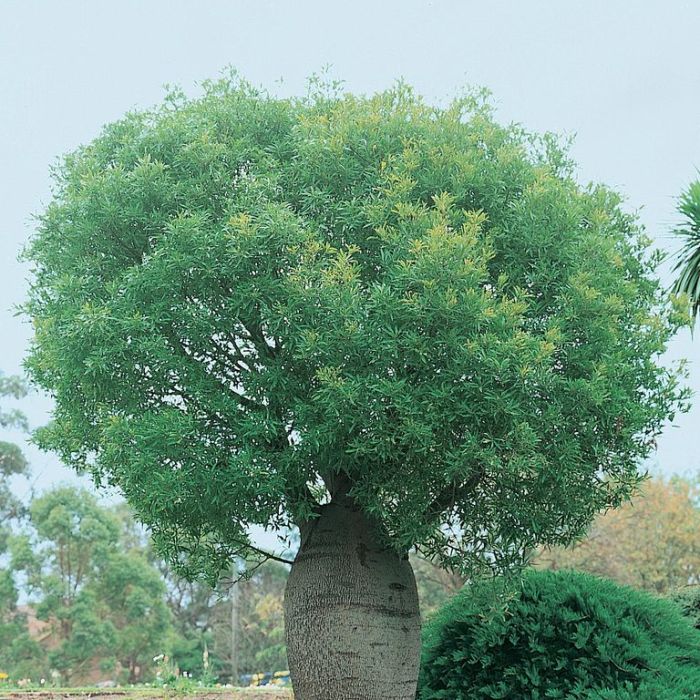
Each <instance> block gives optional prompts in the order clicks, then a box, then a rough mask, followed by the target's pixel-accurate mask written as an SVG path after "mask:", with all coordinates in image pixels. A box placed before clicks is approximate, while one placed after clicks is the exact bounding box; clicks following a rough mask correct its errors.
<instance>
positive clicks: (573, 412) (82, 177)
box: [26, 76, 687, 581]
mask: <svg viewBox="0 0 700 700" xmlns="http://www.w3.org/2000/svg"><path fill="white" fill-rule="evenodd" d="M647 246H648V240H647V238H646V237H645V236H644V234H643V232H642V231H641V229H640V227H639V225H638V224H637V222H636V220H635V219H634V218H633V217H632V216H630V215H628V214H626V213H624V212H623V211H622V209H621V208H620V197H619V196H618V195H617V194H615V193H614V192H612V191H610V190H608V189H607V188H605V187H602V186H590V187H586V188H582V187H580V186H578V185H577V184H576V182H575V181H574V179H573V177H572V175H571V167H570V163H569V161H568V160H567V156H566V153H565V152H564V150H563V149H562V148H560V147H559V146H558V145H557V143H556V140H555V139H553V138H552V137H551V135H548V136H544V137H537V136H534V135H531V134H528V133H526V132H525V131H524V130H523V129H522V128H520V127H518V126H508V127H503V126H500V125H498V124H497V123H496V122H495V121H494V120H493V117H492V114H491V110H490V107H489V105H488V104H486V103H485V102H484V100H483V99H482V98H481V97H479V96H468V97H465V98H461V99H458V100H455V101H454V102H453V103H452V104H451V105H449V106H448V107H446V108H437V107H432V106H429V105H427V104H425V103H424V102H423V101H422V100H421V99H420V97H418V96H416V95H415V94H414V92H413V91H412V90H411V89H410V88H409V87H408V86H406V85H405V84H402V83H400V84H398V85H397V86H396V87H395V88H393V89H391V90H389V91H387V92H383V93H380V94H377V95H374V96H372V97H358V96H353V95H346V96H342V97H341V96H336V95H334V94H333V93H332V92H330V93H329V92H324V91H322V90H321V91H315V92H314V93H313V94H312V95H311V96H310V97H309V98H307V99H302V100H299V99H290V100H284V99H277V98H274V97H271V96H270V95H268V94H266V93H264V92H262V91H259V90H256V89H254V88H252V87H251V86H250V85H248V84H246V83H244V82H242V81H240V80H239V79H238V78H236V77H235V76H234V77H232V78H230V79H224V80H221V81H218V82H211V83H206V84H205V86H204V95H203V96H202V97H201V98H198V99H192V100H187V99H185V98H184V97H183V96H182V95H181V94H180V93H176V94H173V95H170V96H168V99H166V101H165V103H164V104H163V105H162V106H160V107H157V108H155V109H153V110H152V111H149V112H138V113H137V112H133V113H130V114H128V115H127V116H126V117H125V118H124V119H122V120H121V121H119V122H116V123H114V124H111V125H109V126H107V127H106V128H105V129H104V130H103V132H102V134H101V135H100V137H99V138H97V139H96V140H95V141H93V142H92V143H91V144H89V145H87V146H85V147H82V148H80V149H78V150H77V151H76V152H74V153H72V154H70V155H69V156H67V157H66V158H64V159H63V160H62V162H61V163H60V164H59V166H58V167H57V168H56V171H55V191H54V197H53V201H52V202H51V204H50V205H49V206H48V208H47V209H46V211H45V212H44V214H43V215H42V217H41V223H40V226H39V230H38V232H37V234H36V235H35V237H34V239H33V241H32V242H31V244H30V245H29V246H28V249H27V258H28V260H30V261H31V263H32V265H33V269H34V279H33V284H32V288H31V293H30V300H29V302H28V304H27V306H26V311H27V313H28V314H29V316H31V318H32V320H33V323H34V328H35V338H34V342H33V348H32V351H31V355H30V357H29V358H28V361H27V366H28V369H29V371H30V373H31V376H32V378H33V379H34V381H36V382H37V383H38V384H39V385H41V386H42V387H44V388H45V389H47V390H48V391H50V392H51V394H52V395H53V396H54V397H55V400H56V407H55V412H54V421H53V423H52V425H51V426H49V427H48V428H47V429H45V430H43V431H41V432H40V435H39V439H40V442H41V444H42V445H43V446H44V447H45V448H49V449H52V450H56V451H57V452H58V453H59V454H60V455H61V456H62V458H63V460H64V461H65V462H66V463H68V464H71V465H73V466H75V467H76V468H78V469H83V470H85V469H87V470H89V471H90V472H92V474H93V475H94V476H95V478H96V479H97V480H98V482H108V483H110V484H113V485H116V486H118V487H119V488H120V489H121V490H122V491H123V493H124V494H125V495H126V497H127V499H128V501H129V502H130V504H131V505H132V506H133V508H134V509H135V511H136V513H137V515H138V517H139V518H140V519H141V520H142V521H143V522H145V523H146V524H147V525H148V527H149V528H151V529H152V532H153V536H154V540H155V543H156V545H157V548H158V550H159V552H161V553H162V554H163V555H165V556H166V557H167V558H168V559H169V561H170V562H171V563H172V565H173V566H175V567H177V569H178V571H181V572H186V573H187V574H189V575H194V574H197V573H205V574H207V575H208V576H209V579H210V580H211V581H214V580H215V579H216V577H217V575H218V574H219V572H220V571H221V570H222V569H225V568H226V567H227V566H228V562H230V561H231V560H232V559H233V558H234V557H236V556H251V557H255V556H256V554H255V552H254V551H252V550H251V549H250V547H249V540H248V536H247V532H248V529H249V527H250V526H251V525H259V526H263V527H268V528H270V527H272V528H275V527H284V526H292V525H294V523H298V522H299V521H301V520H304V519H306V518H309V517H312V515H313V513H314V512H315V508H316V507H317V505H318V503H319V502H322V501H323V500H324V499H326V498H327V497H328V493H327V490H328V489H329V488H330V487H331V485H332V482H333V479H334V478H335V477H336V476H337V475H338V474H343V475H345V477H347V479H349V481H350V483H351V485H352V490H351V493H352V496H353V498H354V499H355V501H356V502H357V503H358V504H359V505H360V507H362V508H363V509H365V510H366V511H367V512H369V513H372V514H374V515H376V516H377V517H378V518H380V519H381V521H382V522H383V524H384V526H385V529H386V531H387V532H388V534H389V537H390V539H391V542H392V543H393V544H394V545H395V547H396V548H397V549H399V550H403V551H407V550H408V549H409V548H410V547H412V546H413V545H415V544H420V545H421V550H422V551H424V552H425V553H426V555H427V556H430V557H437V558H439V559H440V560H441V561H442V562H443V563H444V564H446V565H454V566H464V567H465V568H466V569H468V568H472V567H474V566H481V565H493V566H495V567H496V568H505V567H507V566H508V565H510V564H512V563H513V562H514V561H520V560H521V559H522V557H523V554H524V553H525V552H526V551H528V550H529V549H530V548H531V547H532V546H534V544H536V543H538V542H542V543H550V544H554V543H565V542H568V541H569V540H570V539H571V538H572V537H574V536H576V535H578V534H580V533H581V532H582V530H583V528H584V527H585V525H586V524H587V523H588V522H589V521H590V520H591V518H592V517H593V514H594V513H596V512H597V511H598V510H600V509H603V508H606V507H609V506H612V505H615V504H618V503H619V502H620V501H621V500H622V499H623V498H625V497H626V496H627V495H628V494H629V493H630V491H631V489H632V488H633V487H634V486H635V485H636V484H637V482H638V474H637V464H638V463H639V460H640V458H642V457H644V456H645V455H646V454H647V453H648V452H649V450H650V449H651V447H652V445H653V444H654V438H655V436H656V435H657V434H658V432H659V431H660V429H661V426H662V425H663V423H664V422H665V421H666V420H667V419H669V418H670V417H671V416H673V414H674V412H675V411H676V410H677V409H678V408H679V407H680V408H683V407H684V404H685V401H686V399H687V394H686V392H684V391H683V390H681V389H680V388H679V386H678V374H677V373H676V372H675V371H672V370H668V369H665V368H663V367H660V366H659V365H657V364H656V358H657V357H658V355H659V354H660V353H661V352H663V350H664V348H665V346H666V342H667V340H668V339H669V337H670V336H671V334H672V333H673V332H674V331H675V329H676V327H677V326H678V324H679V323H681V322H682V321H683V318H682V314H679V313H678V312H677V311H676V310H674V309H673V308H671V307H670V306H669V305H668V304H667V303H666V302H665V301H664V297H663V292H662V290H661V288H660V286H659V283H658V281H657V280H656V278H655V276H654V268H655V266H656V263H657V262H658V256H656V255H654V254H650V253H649V252H648V250H647ZM445 524H449V526H450V527H444V525H445Z"/></svg>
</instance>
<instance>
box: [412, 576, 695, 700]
mask: <svg viewBox="0 0 700 700" xmlns="http://www.w3.org/2000/svg"><path fill="white" fill-rule="evenodd" d="M418 697H419V699H420V700H437V699H438V698H439V699H440V700H467V699H469V700H478V699H479V698H489V699H490V700H494V699H497V698H507V699H508V700H511V699H513V700H515V699H518V700H526V699H532V700H538V699H540V698H542V699H543V700H544V699H546V698H570V699H572V700H573V699H584V698H585V699H586V700H680V699H682V698H700V633H699V632H698V631H697V630H694V629H693V628H692V626H691V625H689V624H688V621H687V620H686V619H684V618H683V617H682V615H681V614H680V612H679V611H678V609H677V608H676V607H675V606H674V605H673V604H672V603H671V602H670V601H667V600H662V599H657V598H655V597H652V596H650V595H649V594H647V593H643V592H641V591H636V590H634V589H631V588H627V587H624V586H619V585H618V584H616V583H613V582H612V581H608V580H604V579H599V578H596V577H593V576H590V575H588V574H583V573H578V572H574V571H558V572H553V571H529V572H527V573H525V574H524V576H523V578H522V579H521V580H519V581H518V582H517V584H511V585H509V586H507V585H506V583H504V581H503V580H500V579H490V580H488V581H483V582H480V583H477V584H474V585H469V586H466V587H465V588H464V589H463V590H462V591H461V592H460V593H459V594H458V595H457V596H456V597H455V598H454V599H453V600H452V601H450V602H449V603H448V604H447V605H445V606H444V607H443V608H442V609H441V610H440V612H438V613H437V615H436V616H435V617H434V618H433V619H432V620H431V622H430V623H429V624H428V625H427V626H426V629H425V632H424V642H423V660H422V668H421V679H420V690H419V695H418Z"/></svg>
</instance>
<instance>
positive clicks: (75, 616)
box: [12, 486, 171, 684]
mask: <svg viewBox="0 0 700 700" xmlns="http://www.w3.org/2000/svg"><path fill="white" fill-rule="evenodd" d="M29 516H30V525H31V528H30V529H29V530H28V532H27V533H26V534H23V535H18V536H15V537H14V538H13V542H12V559H13V561H12V564H13V568H14V569H15V570H16V571H20V572H22V573H23V575H24V579H25V581H26V585H27V589H28V592H29V594H30V600H31V601H33V602H34V605H35V607H36V613H37V617H38V618H39V619H40V620H43V621H44V622H46V623H47V626H48V631H49V633H50V635H51V648H50V649H48V658H49V663H50V666H51V668H52V669H56V670H57V671H59V672H60V673H61V677H62V681H63V682H64V683H66V684H70V683H75V682H84V681H85V680H86V679H94V674H95V673H101V674H102V675H104V676H106V677H112V678H114V677H115V676H123V680H127V681H129V682H136V681H141V680H144V678H147V677H148V676H149V674H150V672H151V671H152V657H153V656H154V655H155V654H156V653H158V652H159V651H161V650H162V648H163V647H164V645H165V644H166V642H167V641H169V635H170V632H171V624H170V612H169V610H168V608H167V604H166V602H165V585H164V583H163V581H162V579H161V577H160V575H159V572H158V570H157V569H156V568H155V567H154V566H153V565H152V564H151V563H149V562H148V561H147V559H146V558H145V556H144V555H143V553H142V552H140V551H139V550H137V549H135V548H131V549H122V548H120V546H119V542H120V540H123V539H124V538H123V537H120V535H121V534H122V533H121V532H120V529H121V527H122V526H123V518H122V520H121V521H120V519H118V518H116V517H115V516H114V514H113V513H112V512H110V510H109V509H108V508H105V507H103V506H100V505H99V504H98V503H97V502H96V499H95V497H94V496H93V495H92V494H90V493H89V492H87V491H85V490H82V489H75V488H72V487H68V486H65V487H59V488H56V489H53V490H51V491H49V492H47V493H45V494H43V495H41V496H39V497H38V498H35V499H34V500H33V501H32V502H31V504H30V507H29ZM120 549H121V551H120ZM154 650H155V651H154Z"/></svg>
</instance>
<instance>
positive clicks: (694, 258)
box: [672, 180, 700, 319]
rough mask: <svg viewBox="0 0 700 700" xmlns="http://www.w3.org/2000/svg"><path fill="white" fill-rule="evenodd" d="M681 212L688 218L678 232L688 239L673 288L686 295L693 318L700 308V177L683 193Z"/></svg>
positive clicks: (684, 244)
mask: <svg viewBox="0 0 700 700" xmlns="http://www.w3.org/2000/svg"><path fill="white" fill-rule="evenodd" d="M678 211H679V212H680V213H681V214H683V216H684V217H685V222H684V224H683V225H682V226H680V227H678V228H677V229H676V230H675V233H676V234H677V235H679V236H681V237H683V238H684V239H685V241H684V243H683V247H682V248H681V250H680V251H679V252H678V254H677V257H678V261H677V262H676V264H675V266H674V268H673V271H674V272H678V273H679V274H678V278H677V279H676V281H675V283H674V285H673V288H672V291H673V293H674V294H687V295H688V296H689V298H690V312H691V315H692V317H693V319H695V318H697V315H698V312H699V311H700V180H697V181H695V182H693V183H692V184H691V185H690V187H689V188H688V189H687V190H686V191H685V192H684V193H683V194H682V195H681V198H680V202H679V205H678Z"/></svg>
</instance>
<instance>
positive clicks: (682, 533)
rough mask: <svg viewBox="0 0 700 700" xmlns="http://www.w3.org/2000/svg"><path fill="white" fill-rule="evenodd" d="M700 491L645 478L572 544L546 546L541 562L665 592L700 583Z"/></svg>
mask: <svg viewBox="0 0 700 700" xmlns="http://www.w3.org/2000/svg"><path fill="white" fill-rule="evenodd" d="M699 496H700V492H699V491H698V486H697V484H696V483H695V482H691V481H688V480H687V479H681V478H674V479H671V480H670V481H665V480H664V479H660V478H656V479H652V480H650V481H647V482H646V483H645V484H644V487H643V489H642V490H641V492H640V493H639V494H638V495H636V496H635V497H634V499H633V500H632V501H631V502H629V503H626V504H625V505H623V506H621V507H620V508H619V509H617V510H611V511H608V512H607V513H605V514H602V515H599V516H598V517H597V518H596V520H595V521H594V522H593V524H592V525H591V527H590V530H589V532H588V535H587V537H586V538H585V539H583V540H581V541H580V542H579V543H577V544H576V545H575V546H574V547H572V548H569V549H564V548H555V549H551V550H545V551H542V552H541V553H540V554H539V556H538V557H537V559H536V563H537V565H538V566H542V567H546V568H550V569H563V568H569V569H580V570H581V571H588V572H589V573H592V574H596V575H598V576H606V577H608V578H611V579H614V580H615V581H617V582H619V583H623V584H626V585H629V586H635V587H636V588H643V589H645V590H648V591H653V592H655V593H666V592H668V591H671V590H674V589H676V588H679V587H681V586H688V585H690V584H698V583H700V507H699V500H698V498H699Z"/></svg>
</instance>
